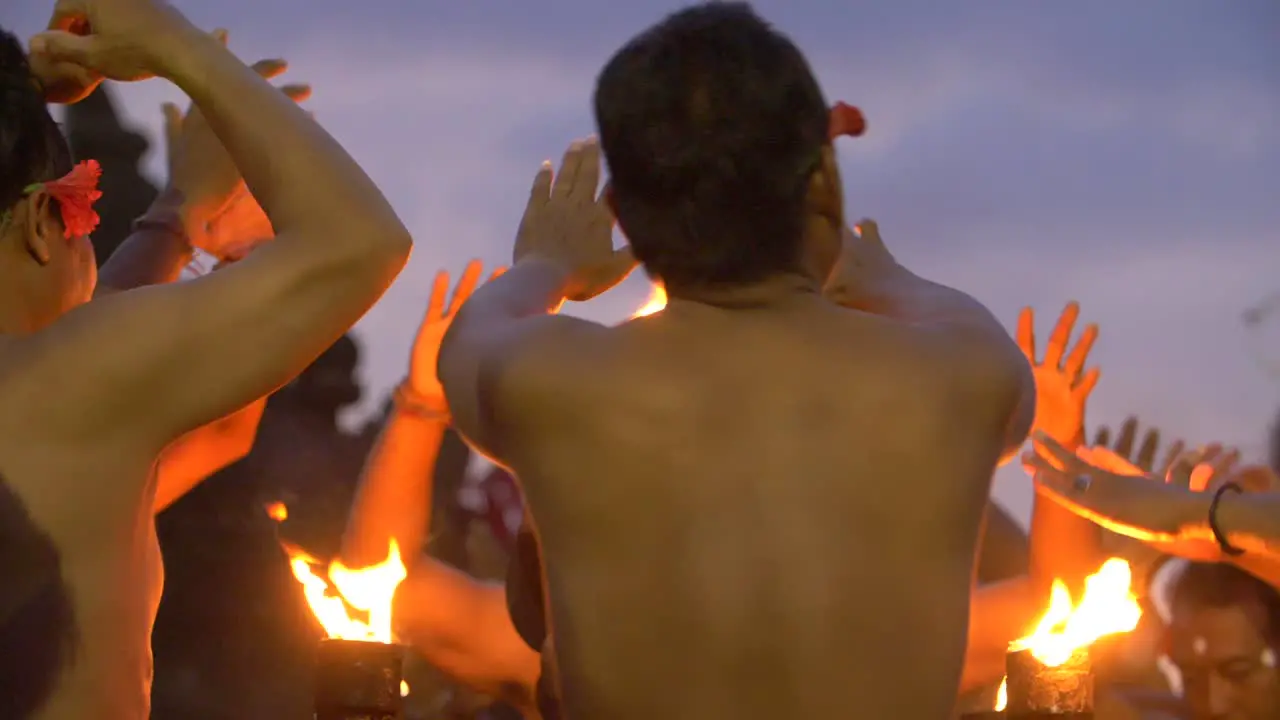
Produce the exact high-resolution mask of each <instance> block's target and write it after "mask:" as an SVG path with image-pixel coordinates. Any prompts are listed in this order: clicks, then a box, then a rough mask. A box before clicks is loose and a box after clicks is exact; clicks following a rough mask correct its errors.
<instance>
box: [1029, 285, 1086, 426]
mask: <svg viewBox="0 0 1280 720" xmlns="http://www.w3.org/2000/svg"><path fill="white" fill-rule="evenodd" d="M1079 315H1080V306H1079V304H1077V303H1075V302H1070V303H1067V306H1066V308H1064V309H1063V311H1062V315H1060V316H1059V317H1058V324H1057V325H1056V326H1055V327H1054V328H1053V332H1052V333H1051V334H1050V335H1049V343H1048V345H1047V346H1046V347H1045V352H1044V359H1043V360H1042V361H1037V360H1036V335H1035V324H1036V319H1035V312H1034V311H1033V310H1032V309H1031V308H1029V307H1028V308H1023V310H1022V314H1021V315H1019V316H1018V338H1017V339H1018V347H1020V348H1022V353H1023V354H1024V355H1026V356H1027V361H1028V362H1030V363H1031V370H1032V373H1033V374H1034V376H1035V380H1036V419H1035V424H1034V426H1033V427H1034V429H1035V430H1039V431H1041V432H1044V433H1045V434H1047V435H1049V437H1052V438H1054V439H1055V440H1057V441H1058V442H1060V443H1063V444H1067V445H1071V446H1075V445H1078V444H1080V442H1081V441H1082V440H1083V433H1084V409H1085V404H1086V403H1087V402H1088V400H1089V393H1091V392H1093V388H1094V386H1095V385H1097V384H1098V376H1099V370H1098V368H1090V369H1089V370H1085V369H1084V366H1085V363H1086V362H1087V361H1088V359H1089V351H1090V350H1091V349H1092V348H1093V343H1094V341H1096V340H1097V339H1098V326H1097V325H1094V324H1092V323H1091V324H1089V325H1086V326H1085V328H1084V331H1083V332H1082V333H1080V340H1079V342H1077V343H1076V345H1075V347H1074V348H1072V349H1071V351H1070V352H1069V353H1068V352H1067V345H1068V344H1070V342H1071V332H1072V330H1073V329H1074V328H1075V324H1076V318H1077V317H1079Z"/></svg>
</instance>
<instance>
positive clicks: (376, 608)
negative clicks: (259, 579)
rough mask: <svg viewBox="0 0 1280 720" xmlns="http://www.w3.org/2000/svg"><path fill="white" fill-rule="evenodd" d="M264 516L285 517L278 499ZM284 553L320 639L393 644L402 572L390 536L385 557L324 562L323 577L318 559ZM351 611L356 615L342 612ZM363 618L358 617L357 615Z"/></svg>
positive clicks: (404, 686) (405, 688)
mask: <svg viewBox="0 0 1280 720" xmlns="http://www.w3.org/2000/svg"><path fill="white" fill-rule="evenodd" d="M266 511H267V515H268V516H270V517H271V518H272V519H273V520H275V521H277V522H282V521H284V520H285V519H286V518H288V517H289V509H288V508H287V507H285V505H284V503H280V502H274V503H271V504H269V505H267V507H266ZM284 549H285V552H287V553H288V555H289V568H290V569H291V570H293V576H294V578H296V579H297V580H298V582H299V583H301V584H302V594H303V596H304V597H306V599H307V605H308V606H310V608H311V614H312V615H314V616H315V618H316V620H317V621H318V622H319V623H320V627H322V628H324V634H325V637H327V638H329V639H332V640H355V641H358V642H376V643H386V644H390V643H391V642H393V635H392V632H391V627H392V626H391V607H392V599H393V598H394V597H395V594H396V588H398V587H399V586H400V583H401V582H403V581H404V579H405V578H406V577H407V576H408V574H409V573H408V571H406V570H405V567H404V562H403V561H402V560H401V559H400V546H399V545H398V544H397V543H396V541H395V539H392V540H391V542H390V546H389V547H388V548H387V556H386V557H385V558H384V559H383V560H382V561H381V562H378V563H375V564H373V565H369V566H368V567H362V568H349V567H347V566H346V565H343V564H342V561H340V560H336V559H335V560H334V561H332V562H330V563H329V569H328V572H327V573H326V575H327V576H328V577H327V578H326V577H321V576H320V575H317V574H316V573H315V571H314V570H312V566H313V565H318V564H319V563H318V562H317V561H316V559H315V558H313V557H311V556H309V555H307V554H306V553H304V552H302V551H301V550H300V549H298V548H295V547H292V546H289V545H284ZM348 608H352V609H354V610H356V611H357V614H356V615H354V616H353V615H352V613H351V612H350V611H349V610H348ZM361 615H362V616H363V617H360V616H361ZM408 694H409V684H408V683H406V682H404V681H403V680H402V681H400V695H401V696H406V695H408Z"/></svg>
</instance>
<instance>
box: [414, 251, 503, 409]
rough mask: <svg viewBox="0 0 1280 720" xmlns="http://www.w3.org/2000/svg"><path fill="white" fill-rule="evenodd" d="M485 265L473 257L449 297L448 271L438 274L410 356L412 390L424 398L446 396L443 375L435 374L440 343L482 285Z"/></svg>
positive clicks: (493, 275) (494, 273)
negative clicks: (441, 379) (469, 299)
mask: <svg viewBox="0 0 1280 720" xmlns="http://www.w3.org/2000/svg"><path fill="white" fill-rule="evenodd" d="M483 271H484V266H483V265H482V264H481V262H480V261H479V260H472V261H471V262H469V263H467V267H466V268H465V269H464V270H463V271H462V277H460V278H458V286H457V287H456V288H454V291H453V297H452V298H450V297H449V273H448V272H447V271H445V270H441V271H440V272H438V273H436V279H435V282H434V283H433V284H432V286H431V299H430V300H429V301H428V302H427V314H426V315H424V316H423V318H422V325H421V326H420V327H419V328H418V336H417V338H416V339H414V341H413V352H412V354H411V355H410V356H409V383H410V387H412V388H413V391H414V392H415V393H417V394H419V395H421V396H423V397H430V398H443V397H444V388H442V387H441V386H440V378H439V377H437V375H436V362H437V360H439V358H440V343H441V342H442V341H444V334H445V333H446V332H448V330H449V324H450V323H452V322H453V318H454V317H455V316H456V315H457V314H458V310H459V308H461V307H462V304H463V303H465V302H466V301H467V298H469V297H471V293H473V292H475V289H476V287H478V286H479V284H480V275H481V273H483ZM502 272H503V268H498V269H497V270H495V271H493V274H492V275H491V276H489V279H490V280H493V279H494V278H496V277H498V276H499V275H501V274H502Z"/></svg>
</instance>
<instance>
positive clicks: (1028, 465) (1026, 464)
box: [1022, 450, 1062, 475]
mask: <svg viewBox="0 0 1280 720" xmlns="http://www.w3.org/2000/svg"><path fill="white" fill-rule="evenodd" d="M1022 467H1023V469H1024V470H1026V471H1027V474H1029V475H1037V474H1040V473H1044V474H1048V475H1060V474H1062V469H1061V468H1059V467H1057V466H1056V465H1054V464H1053V463H1052V462H1050V461H1049V460H1048V459H1046V458H1044V457H1041V456H1040V454H1039V453H1037V452H1036V451H1034V450H1030V451H1027V452H1025V453H1023V454H1022Z"/></svg>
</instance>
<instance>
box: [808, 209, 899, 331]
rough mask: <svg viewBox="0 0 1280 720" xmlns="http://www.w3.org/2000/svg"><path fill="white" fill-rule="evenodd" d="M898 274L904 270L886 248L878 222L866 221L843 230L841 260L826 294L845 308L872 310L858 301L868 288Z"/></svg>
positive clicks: (831, 276) (827, 286)
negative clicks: (886, 277)
mask: <svg viewBox="0 0 1280 720" xmlns="http://www.w3.org/2000/svg"><path fill="white" fill-rule="evenodd" d="M895 272H904V269H903V267H902V266H901V265H899V264H898V261H897V260H896V259H895V258H894V257H893V253H890V252H889V248H887V247H885V244H884V240H883V239H882V238H881V237H880V226H879V225H877V224H876V221H875V220H872V219H870V218H863V219H862V220H860V221H858V224H857V225H854V226H853V227H852V228H845V229H844V243H843V247H842V248H841V250H840V258H839V259H838V260H837V261H836V264H835V267H834V268H833V269H832V271H831V275H830V276H829V277H828V278H827V283H826V286H825V287H824V289H823V294H824V295H825V296H826V297H827V298H828V299H830V300H831V301H832V302H835V303H837V304H840V305H843V306H845V307H848V308H853V309H855V310H867V309H870V308H864V307H861V306H860V304H859V302H858V298H859V297H861V296H862V295H863V293H864V292H865V291H866V289H867V288H868V287H870V286H873V285H874V284H875V283H876V282H879V281H880V280H883V279H884V277H885V276H886V275H891V274H893V273H895Z"/></svg>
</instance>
